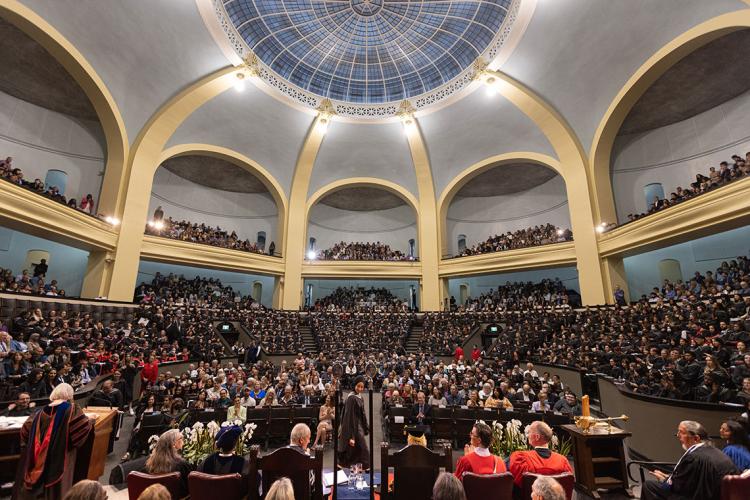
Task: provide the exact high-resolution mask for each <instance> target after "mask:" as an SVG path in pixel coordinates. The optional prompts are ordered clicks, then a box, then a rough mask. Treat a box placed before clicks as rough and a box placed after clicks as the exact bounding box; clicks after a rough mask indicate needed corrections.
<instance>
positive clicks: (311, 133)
mask: <svg viewBox="0 0 750 500" xmlns="http://www.w3.org/2000/svg"><path fill="white" fill-rule="evenodd" d="M323 118H325V119H326V120H328V119H329V118H328V117H323V116H322V115H318V116H316V117H315V119H314V120H313V122H312V124H311V125H310V128H309V130H308V132H307V136H306V137H305V141H304V143H303V144H302V149H301V150H300V153H299V157H298V158H297V165H296V167H295V169H294V178H293V179H292V190H291V193H290V194H289V215H288V217H287V221H288V222H287V225H286V228H287V229H286V237H285V238H284V249H283V255H284V260H285V262H286V269H285V272H284V277H283V279H280V280H279V286H278V288H279V296H280V297H281V299H280V303H281V306H282V307H283V308H284V309H299V308H300V306H301V305H302V260H303V259H304V256H305V246H306V245H305V234H306V233H307V191H308V190H309V188H310V177H311V176H312V170H313V167H314V166H315V159H316V158H317V156H318V151H319V150H320V145H321V144H322V142H323V137H324V136H325V132H324V131H322V130H321V127H320V125H319V122H320V120H321V119H323Z"/></svg>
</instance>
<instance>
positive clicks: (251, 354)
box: [245, 339, 260, 365]
mask: <svg viewBox="0 0 750 500" xmlns="http://www.w3.org/2000/svg"><path fill="white" fill-rule="evenodd" d="M259 356H260V344H258V341H257V340H255V339H253V341H252V343H251V344H250V345H249V346H247V349H246V350H245V364H246V365H252V364H255V363H256V362H257V361H258V357H259Z"/></svg>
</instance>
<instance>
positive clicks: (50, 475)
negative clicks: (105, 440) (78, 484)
mask: <svg viewBox="0 0 750 500" xmlns="http://www.w3.org/2000/svg"><path fill="white" fill-rule="evenodd" d="M92 428H93V423H92V422H91V421H90V420H89V418H88V417H87V416H86V415H85V414H84V413H83V411H82V410H81V409H80V408H79V407H78V406H76V405H74V404H71V403H68V402H64V403H61V404H58V405H55V406H46V407H44V408H41V409H39V410H38V411H37V412H36V413H34V415H32V416H31V417H29V418H28V419H27V420H26V422H25V423H24V424H23V427H21V443H22V450H21V464H22V474H23V476H22V480H21V481H20V482H17V483H16V487H15V490H16V491H15V494H14V497H15V498H18V499H31V498H35V499H36V498H45V499H49V500H52V499H54V500H59V499H61V498H63V497H64V496H65V493H66V492H67V491H68V490H69V489H70V488H71V487H72V486H73V473H74V469H75V461H76V449H77V448H80V447H81V446H82V445H83V444H84V443H85V442H86V439H87V438H88V436H89V432H91V430H92Z"/></svg>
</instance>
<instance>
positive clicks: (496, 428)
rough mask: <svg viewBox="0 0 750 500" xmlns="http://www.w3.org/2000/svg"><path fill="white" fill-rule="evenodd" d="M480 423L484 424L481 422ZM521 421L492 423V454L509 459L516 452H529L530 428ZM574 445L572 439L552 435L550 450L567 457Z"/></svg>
mask: <svg viewBox="0 0 750 500" xmlns="http://www.w3.org/2000/svg"><path fill="white" fill-rule="evenodd" d="M479 422H482V421H481V420H479ZM522 425H523V424H522V423H521V421H520V420H517V419H513V420H510V421H509V422H506V423H505V425H503V423H502V422H497V421H493V422H492V426H491V427H492V443H491V444H490V453H492V454H493V455H498V456H500V457H508V456H510V454H511V453H513V452H514V451H524V450H529V449H531V447H530V446H529V444H528V438H527V436H528V429H529V426H528V425H527V426H525V427H523V430H522V429H521V426H522ZM572 446H573V443H572V442H571V440H570V439H563V440H562V441H560V439H559V438H558V437H557V436H556V435H554V434H553V435H552V442H551V443H550V449H552V451H555V452H557V453H560V454H561V455H564V456H567V455H569V454H570V452H571V450H572Z"/></svg>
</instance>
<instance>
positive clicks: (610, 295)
mask: <svg viewBox="0 0 750 500" xmlns="http://www.w3.org/2000/svg"><path fill="white" fill-rule="evenodd" d="M602 274H603V275H604V280H605V281H604V284H605V286H606V292H605V293H606V294H607V297H606V298H607V304H613V303H614V302H615V299H614V293H615V288H616V287H617V286H618V285H619V287H620V288H622V289H623V290H624V291H625V300H627V301H630V290H629V289H628V277H627V275H626V274H625V265H624V264H623V261H622V257H619V256H611V257H605V258H603V259H602Z"/></svg>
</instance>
